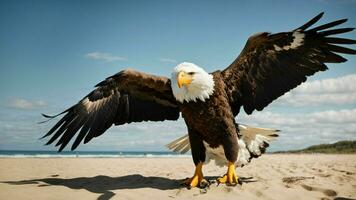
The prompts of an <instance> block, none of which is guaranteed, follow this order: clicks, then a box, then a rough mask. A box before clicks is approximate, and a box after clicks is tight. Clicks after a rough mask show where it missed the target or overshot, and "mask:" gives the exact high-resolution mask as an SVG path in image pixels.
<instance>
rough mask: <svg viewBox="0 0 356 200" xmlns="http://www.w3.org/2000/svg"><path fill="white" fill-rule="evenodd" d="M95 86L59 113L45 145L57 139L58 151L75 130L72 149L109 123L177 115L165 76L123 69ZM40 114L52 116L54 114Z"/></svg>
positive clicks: (105, 127) (94, 135)
mask: <svg viewBox="0 0 356 200" xmlns="http://www.w3.org/2000/svg"><path fill="white" fill-rule="evenodd" d="M96 87H97V88H96V89H95V90H93V91H92V92H91V93H89V94H88V95H87V96H85V97H84V98H83V99H82V100H80V101H79V102H78V103H77V104H75V105H74V106H72V107H70V108H69V109H67V110H65V111H64V112H62V113H60V114H65V115H64V116H63V118H62V119H60V120H59V121H58V122H57V123H56V124H55V125H54V126H53V128H51V129H50V130H49V132H48V133H47V134H46V135H45V136H43V137H47V136H50V135H52V134H53V135H52V137H51V138H50V140H49V141H48V142H47V144H51V143H53V142H54V141H55V140H56V139H58V138H59V140H58V142H57V144H56V146H59V145H60V147H59V151H62V150H63V148H64V147H65V146H66V145H67V144H68V143H69V141H70V140H71V139H72V138H73V137H74V136H75V135H76V134H77V132H79V133H78V134H77V136H76V139H75V141H74V143H73V145H72V148H71V149H72V150H74V149H75V148H77V146H78V145H79V144H80V142H81V141H82V140H83V139H84V143H87V142H89V141H90V140H91V139H92V138H94V137H98V136H100V135H101V134H103V133H104V132H105V131H106V130H107V129H108V128H109V127H110V126H112V125H113V124H115V125H121V124H125V123H131V122H141V121H163V120H177V119H178V118H179V108H178V105H177V102H176V100H175V98H174V96H173V93H172V90H171V85H170V80H169V79H168V78H166V77H160V76H154V75H149V74H145V73H142V72H138V71H133V70H124V71H121V72H119V73H117V74H115V75H113V76H111V77H108V78H107V79H105V80H104V81H102V82H101V83H99V84H97V85H96ZM60 114H59V115H60ZM44 116H45V117H48V118H54V117H56V116H58V115H56V116H48V115H44ZM79 130H80V131H79Z"/></svg>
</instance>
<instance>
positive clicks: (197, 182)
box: [181, 162, 209, 189]
mask: <svg viewBox="0 0 356 200" xmlns="http://www.w3.org/2000/svg"><path fill="white" fill-rule="evenodd" d="M202 167H203V163H202V162H200V163H198V165H197V166H196V168H195V172H194V175H193V177H191V178H187V179H185V180H184V181H183V183H182V184H181V185H185V186H186V187H187V188H188V189H191V188H193V187H200V188H202V187H206V185H207V183H208V181H207V180H205V179H204V176H203V172H202ZM208 185H209V183H208Z"/></svg>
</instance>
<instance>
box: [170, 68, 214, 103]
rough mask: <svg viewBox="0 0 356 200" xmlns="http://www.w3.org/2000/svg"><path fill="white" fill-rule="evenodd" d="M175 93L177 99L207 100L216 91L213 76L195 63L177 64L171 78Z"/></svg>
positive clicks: (180, 100)
mask: <svg viewBox="0 0 356 200" xmlns="http://www.w3.org/2000/svg"><path fill="white" fill-rule="evenodd" d="M171 80H172V81H171V87H172V90H173V95H174V97H175V98H176V99H177V101H179V102H181V103H183V102H184V101H186V102H189V101H196V100H198V99H199V100H201V101H205V100H206V99H209V97H210V95H211V94H213V92H214V85H215V84H214V80H213V76H212V75H211V74H209V73H207V72H206V71H204V69H202V68H200V67H198V66H197V65H195V64H193V63H188V62H184V63H181V64H179V65H177V66H176V67H175V68H174V70H173V72H172V78H171Z"/></svg>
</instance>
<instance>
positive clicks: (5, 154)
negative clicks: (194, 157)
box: [0, 150, 191, 158]
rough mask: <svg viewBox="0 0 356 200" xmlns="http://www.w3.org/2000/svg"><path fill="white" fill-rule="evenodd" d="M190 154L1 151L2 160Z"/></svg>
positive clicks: (166, 152)
mask: <svg viewBox="0 0 356 200" xmlns="http://www.w3.org/2000/svg"><path fill="white" fill-rule="evenodd" d="M190 156H191V155H190V153H187V154H179V153H176V152H171V151H94V150H93V151H88V150H87V151H62V152H57V151H46V150H0V158H61V157H63V158H77V157H80V158H120V157H121V158H150V157H154V158H156V157H162V158H165V157H190Z"/></svg>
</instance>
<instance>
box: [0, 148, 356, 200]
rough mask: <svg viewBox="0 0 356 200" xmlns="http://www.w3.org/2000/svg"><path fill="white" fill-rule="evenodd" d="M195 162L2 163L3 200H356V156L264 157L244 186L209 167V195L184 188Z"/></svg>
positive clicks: (243, 173) (244, 173)
mask: <svg viewBox="0 0 356 200" xmlns="http://www.w3.org/2000/svg"><path fill="white" fill-rule="evenodd" d="M193 170H194V165H193V163H192V161H191V158H1V159H0V199H36V200H40V199H86V200H87V199H99V200H105V199H160V200H162V199H219V198H224V199H287V198H288V199H289V200H291V199H323V200H327V199H337V200H341V199H356V155H322V154H314V155H303V154H302V155H286V154H272V155H264V156H262V157H261V158H259V159H256V160H253V161H252V162H251V163H250V164H249V165H247V166H245V167H243V168H238V169H237V173H238V174H239V176H240V178H241V180H242V182H243V183H242V185H238V186H235V187H231V186H225V185H219V186H218V185H217V183H214V180H215V178H216V177H217V176H220V175H222V174H224V173H225V170H226V169H225V168H219V167H217V166H215V164H214V163H212V162H211V163H209V164H208V165H205V166H204V168H203V170H204V175H205V176H206V178H207V179H209V180H211V181H212V183H211V185H210V187H208V188H206V189H199V188H193V189H191V190H188V189H186V188H184V187H182V186H180V185H179V183H180V181H182V179H184V178H186V177H190V176H191V175H192V173H193Z"/></svg>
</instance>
